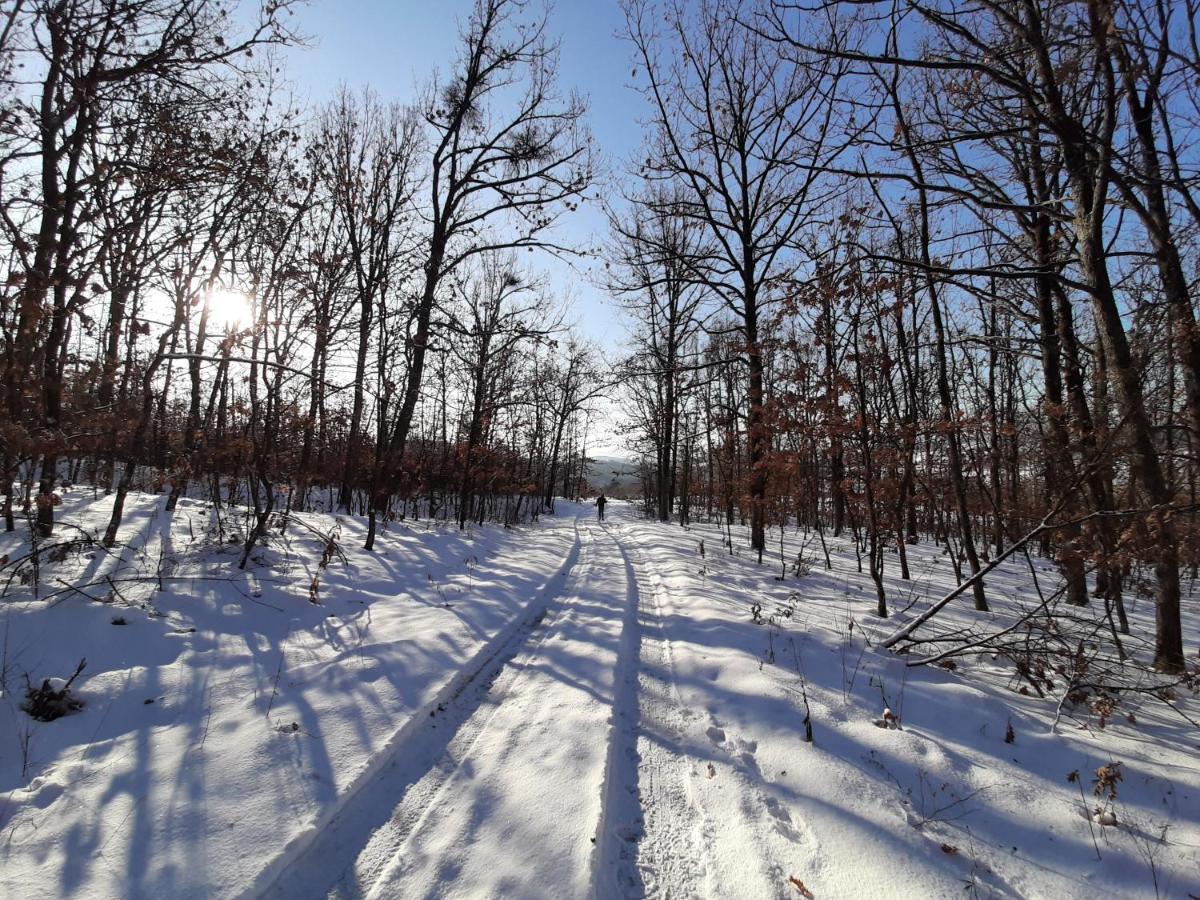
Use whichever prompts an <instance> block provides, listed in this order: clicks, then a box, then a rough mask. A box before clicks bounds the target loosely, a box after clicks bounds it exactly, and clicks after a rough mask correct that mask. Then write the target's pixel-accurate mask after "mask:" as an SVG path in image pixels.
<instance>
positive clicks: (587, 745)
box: [0, 489, 1200, 898]
mask: <svg viewBox="0 0 1200 900" xmlns="http://www.w3.org/2000/svg"><path fill="white" fill-rule="evenodd" d="M130 500H131V502H130V506H129V513H128V515H127V517H126V525H125V528H124V529H123V531H122V536H123V537H124V538H125V539H126V544H127V546H126V547H125V548H124V549H123V550H120V551H117V550H114V551H113V553H112V554H108V553H105V552H104V551H101V550H98V549H96V548H95V547H87V546H79V547H78V548H76V547H74V546H68V545H64V547H65V551H62V550H60V552H57V553H53V554H49V555H51V556H54V557H56V558H55V559H54V560H49V559H47V561H46V562H45V563H44V564H43V566H42V568H41V571H40V572H39V577H38V584H37V594H38V598H35V597H34V596H33V594H34V585H33V584H25V585H21V584H18V583H13V584H11V585H10V586H9V588H8V591H7V595H6V596H5V597H4V599H3V600H0V617H2V621H0V691H2V698H0V895H3V896H5V897H12V898H26V897H28V898H33V897H38V898H41V897H50V896H78V897H87V898H107V897H127V898H141V897H145V898H160V897H173V898H174V897H180V898H183V897H237V896H269V897H281V898H282V897H287V898H303V897H326V896H332V897H359V896H371V897H381V898H390V897H404V898H412V897H429V896H445V897H477V896H487V897H493V896H509V897H555V898H558V897H584V896H596V897H601V898H608V897H637V896H643V895H646V896H654V897H693V896H699V897H747V898H756V897H791V898H795V897H819V898H828V897H856V898H858V897H875V896H878V897H952V896H953V897H959V896H976V897H986V896H997V897H1047V898H1069V897H1080V898H1084V897H1087V898H1094V897H1108V896H1113V897H1116V896H1120V897H1131V896H1136V897H1155V896H1161V897H1179V898H1186V897H1188V896H1189V895H1191V896H1200V731H1198V730H1197V728H1196V727H1195V725H1194V724H1193V723H1194V722H1195V721H1196V720H1197V719H1200V700H1198V699H1197V697H1196V696H1195V694H1194V693H1189V692H1188V691H1187V690H1184V689H1180V690H1177V691H1176V692H1175V694H1174V695H1173V696H1172V697H1171V699H1170V702H1169V703H1168V702H1163V701H1162V700H1160V699H1157V698H1155V697H1153V696H1151V695H1149V694H1141V693H1130V694H1128V695H1124V696H1122V697H1121V698H1120V700H1119V702H1118V705H1117V707H1116V708H1115V709H1101V710H1098V709H1097V708H1096V707H1095V706H1094V705H1089V704H1087V703H1078V704H1072V703H1069V702H1065V701H1062V698H1061V696H1060V694H1061V685H1060V690H1059V691H1058V693H1056V692H1055V691H1054V690H1047V696H1046V697H1044V698H1043V697H1038V696H1036V695H1035V694H1032V693H1030V692H1028V691H1022V690H1021V688H1022V686H1023V682H1022V681H1021V680H1019V679H1017V678H1016V677H1015V676H1014V674H1013V666H1012V664H1011V663H1010V662H1006V661H1005V660H1003V659H995V658H993V657H991V656H989V655H986V654H980V655H976V656H971V657H967V658H961V659H959V660H958V661H957V667H956V668H955V669H954V670H953V671H950V670H947V669H943V668H938V667H933V666H917V667H910V666H907V665H906V661H907V659H908V658H907V657H905V656H900V655H896V654H893V653H889V652H887V651H883V650H880V649H879V648H878V646H877V645H878V641H879V639H880V638H882V637H883V636H885V635H887V634H888V633H890V631H891V630H892V629H894V628H895V627H896V626H897V625H898V624H900V623H903V622H904V621H906V620H907V619H909V618H911V617H912V616H913V615H916V614H917V613H918V612H920V611H921V610H922V609H924V608H925V607H926V606H927V604H928V602H929V601H930V600H931V599H936V598H937V597H939V596H941V595H942V594H943V593H945V592H946V591H948V590H949V589H950V588H952V587H953V585H954V583H955V581H954V573H953V569H952V566H951V563H950V560H949V558H948V557H947V556H946V555H945V554H944V553H943V552H942V550H941V548H939V547H937V546H935V545H932V544H928V543H922V544H919V545H916V546H913V547H911V548H909V555H910V564H911V566H912V574H913V578H912V580H911V581H902V580H901V579H900V578H899V577H898V572H897V570H896V564H895V557H894V556H892V555H890V554H889V555H888V558H887V577H886V582H885V583H886V587H887V590H888V594H889V599H890V601H891V603H892V605H893V608H894V610H895V613H894V616H893V618H892V619H889V620H886V621H884V620H881V619H878V618H876V617H875V616H873V615H871V613H872V612H873V610H874V587H873V585H872V583H871V581H870V579H869V578H868V577H867V576H866V575H863V574H861V573H860V572H859V570H858V563H857V557H856V554H855V552H854V547H853V544H852V542H851V541H849V540H845V539H837V540H834V539H832V538H830V539H828V549H829V554H830V561H831V568H829V569H826V568H825V559H824V554H823V552H822V551H821V548H820V545H819V544H816V543H814V542H815V541H816V538H815V536H812V535H808V536H805V535H803V534H800V533H795V534H793V533H792V532H790V531H789V532H788V534H787V535H786V536H785V538H784V548H783V551H782V559H783V560H786V561H787V562H788V563H789V564H790V563H792V562H793V561H794V560H795V559H796V558H797V556H802V557H803V558H804V560H805V563H804V564H803V565H802V566H801V567H800V574H796V572H795V571H794V570H789V571H788V573H787V574H786V577H783V578H780V577H779V576H780V575H781V562H780V558H779V550H778V546H777V545H776V548H775V558H774V559H773V560H772V561H771V563H770V564H766V563H764V564H763V565H761V566H760V565H757V564H756V563H755V562H754V560H753V558H752V557H751V556H750V554H749V552H748V551H747V550H745V549H744V541H745V535H744V532H742V531H739V530H738V529H737V528H735V529H734V530H733V539H734V540H733V543H734V552H730V550H729V549H728V548H727V547H725V546H724V545H723V543H722V540H723V539H722V533H721V530H720V529H719V528H718V527H717V526H707V525H704V526H693V527H691V528H687V529H685V528H681V527H679V526H677V525H662V524H658V523H654V522H648V521H645V520H642V519H639V518H637V517H636V516H635V515H634V512H633V509H632V507H629V506H625V505H622V504H617V503H612V504H610V506H609V513H610V515H609V521H607V522H604V523H601V522H598V521H597V520H596V515H595V509H594V507H591V506H587V505H576V504H570V503H563V502H560V504H559V507H558V514H557V515H556V516H547V517H544V518H543V519H542V521H540V522H539V523H537V524H536V525H532V526H527V527H520V528H514V529H510V530H505V529H502V528H499V527H494V526H489V527H483V528H474V529H469V530H466V531H459V530H458V529H457V528H453V527H448V526H445V525H442V524H432V523H428V522H413V521H409V522H402V523H393V524H392V525H390V526H389V527H388V529H387V531H386V532H385V533H384V534H383V536H382V538H381V540H380V542H379V545H378V549H377V552H375V553H366V552H364V551H362V550H361V549H359V548H360V547H361V543H362V534H363V523H362V522H361V521H360V520H359V519H357V518H355V517H350V516H341V517H333V516H328V515H323V514H310V515H306V516H303V517H299V518H300V520H301V521H300V522H299V523H297V524H295V525H293V526H292V527H291V528H290V530H289V532H288V537H287V538H286V539H284V538H276V539H274V540H273V541H272V542H271V543H270V544H269V545H268V546H266V547H262V548H259V549H258V550H256V551H255V553H254V556H253V558H252V560H251V562H250V565H249V567H248V569H247V571H246V572H241V571H239V570H238V569H237V568H236V563H237V560H238V558H239V555H240V546H239V545H238V544H236V543H234V541H236V540H237V539H238V538H239V537H240V535H239V534H236V533H234V534H232V535H231V534H230V533H229V532H237V531H238V530H239V524H240V523H236V522H235V523H229V522H226V523H224V524H223V526H222V529H223V530H224V534H222V531H221V530H215V520H214V513H213V510H212V509H211V508H210V507H209V505H208V504H205V503H202V502H199V501H189V500H184V501H181V503H180V506H179V509H178V510H177V511H176V513H175V515H174V516H173V517H172V516H168V515H167V514H166V513H165V512H163V510H162V506H163V503H164V500H165V498H164V497H163V496H154V495H138V496H136V497H131V498H130ZM109 502H110V501H108V500H106V499H105V498H104V497H102V496H100V497H96V496H94V495H93V494H92V493H91V492H90V491H82V490H78V489H76V490H73V491H70V492H68V494H67V496H66V498H65V503H64V506H63V508H62V510H61V511H60V514H61V515H60V517H61V518H62V519H63V520H65V521H69V522H73V523H75V524H76V525H79V526H81V527H82V528H84V529H85V530H89V531H93V532H95V531H99V530H102V525H103V523H104V521H105V519H106V517H107V512H108V508H109ZM301 525H307V526H308V528H305V527H300V526H301ZM335 527H336V528H337V530H338V541H339V545H340V548H341V549H342V551H344V553H345V558H344V559H340V558H338V556H337V554H332V556H331V561H330V562H329V565H328V566H327V567H325V568H322V567H321V566H320V561H321V559H322V555H323V552H324V550H325V549H326V547H327V546H328V543H327V541H326V540H325V538H324V537H323V535H327V534H328V533H329V532H330V531H331V530H332V529H333V528H335ZM309 529H311V530H309ZM60 533H61V535H62V536H61V537H56V538H55V539H54V540H55V541H56V542H57V541H69V540H71V539H72V538H73V537H74V536H76V535H77V532H74V531H72V530H71V529H62V530H61V532H60ZM778 539H779V532H778V531H775V532H774V536H773V540H775V541H778ZM28 549H29V548H28V533H27V531H24V532H17V533H14V534H11V535H0V557H7V558H8V562H9V568H8V569H7V570H5V571H4V572H0V575H3V576H4V577H7V576H8V574H9V571H11V568H12V565H11V564H12V562H13V561H15V560H17V559H18V558H20V556H21V555H23V554H24V553H27V552H28ZM76 550H78V551H79V552H76ZM314 575H317V576H319V580H318V582H317V585H316V588H315V590H314V587H313V577H314ZM1035 576H1036V577H1035ZM1055 579H1056V576H1055V573H1054V569H1053V567H1052V566H1051V565H1050V564H1049V563H1048V562H1046V561H1044V560H1036V559H1035V560H1030V561H1028V563H1027V561H1026V560H1024V559H1022V560H1020V561H1019V562H1016V561H1012V562H1010V563H1006V564H1004V565H1003V566H1001V567H1000V568H999V569H997V571H996V572H995V573H993V574H992V575H991V576H989V578H988V581H987V584H988V591H989V597H990V598H991V600H992V605H993V611H992V612H991V613H990V614H987V615H986V616H982V617H981V615H980V614H978V613H975V612H974V611H973V610H972V609H971V604H970V602H969V601H968V600H966V599H960V600H958V601H956V602H955V603H953V604H952V605H951V606H950V607H948V608H947V610H946V611H945V612H944V613H943V614H942V616H940V617H939V619H938V620H937V621H938V622H939V623H940V626H939V627H943V628H946V627H949V628H954V627H966V626H968V625H970V624H972V623H974V624H980V622H981V618H982V620H983V623H984V624H986V625H987V626H988V627H991V628H1001V627H1004V626H1005V624H1006V623H1011V622H1012V621H1015V617H1016V616H1018V615H1019V614H1020V612H1021V610H1023V609H1027V608H1028V607H1029V606H1030V605H1035V604H1036V603H1037V602H1039V599H1038V597H1039V595H1038V591H1039V589H1040V590H1041V591H1047V590H1051V589H1052V588H1053V584H1054V582H1055ZM0 583H2V582H0ZM67 585H70V586H71V587H70V588H68V587H67ZM1191 587H1192V592H1191V594H1190V596H1189V597H1188V598H1187V600H1186V602H1187V603H1190V604H1194V603H1196V602H1197V600H1198V598H1197V596H1196V591H1195V586H1194V585H1192V586H1191ZM85 595H86V596H85ZM314 601H315V602H314ZM1129 603H1130V613H1131V619H1132V622H1133V630H1134V632H1135V633H1138V632H1141V633H1143V634H1145V633H1149V632H1147V629H1151V631H1152V620H1153V608H1152V604H1151V603H1150V601H1149V600H1147V599H1144V598H1142V597H1140V596H1139V594H1138V592H1137V591H1136V590H1131V591H1130V597H1129ZM1093 606H1095V607H1097V608H1096V609H1092V608H1091V607H1089V608H1087V610H1086V611H1085V612H1086V614H1088V615H1095V616H1097V617H1098V616H1100V614H1101V611H1100V609H1099V606H1100V604H1098V603H1096V604H1093ZM1186 618H1187V619H1189V620H1191V621H1193V622H1194V621H1196V617H1195V616H1190V615H1189V616H1187V617H1186ZM1186 640H1187V647H1188V652H1189V654H1190V655H1191V658H1193V659H1194V657H1195V652H1196V646H1197V641H1198V640H1200V635H1198V634H1196V633H1188V634H1187V635H1186ZM1130 648H1131V650H1132V651H1133V652H1134V653H1135V654H1137V655H1139V656H1143V655H1144V654H1145V652H1146V651H1145V648H1144V647H1142V646H1140V645H1136V644H1132V643H1131V645H1130ZM82 658H86V665H85V667H84V669H83V671H82V673H81V674H80V675H79V676H78V678H77V680H76V681H75V682H74V684H73V685H72V686H71V690H72V694H73V695H74V696H76V697H77V698H78V699H79V700H81V701H82V702H83V706H82V708H81V709H79V710H78V711H76V712H74V713H72V714H70V715H67V716H64V717H62V718H58V719H56V720H54V721H48V722H39V721H35V720H33V719H32V718H31V717H30V716H28V715H27V714H26V713H25V712H24V711H23V710H22V708H21V705H22V703H23V702H24V700H25V695H26V689H27V682H26V676H28V678H29V679H30V682H31V683H32V684H33V685H35V686H36V685H38V684H39V683H40V682H41V681H42V679H43V678H48V677H57V678H64V679H65V678H67V677H69V676H70V674H71V673H72V672H73V671H74V670H75V668H76V666H77V665H78V663H79V661H80V659H82ZM885 708H887V709H889V710H890V713H891V714H892V715H894V716H895V719H896V721H891V720H890V719H889V720H888V721H885V716H884V709H885ZM806 713H807V714H808V715H809V720H810V722H811V725H812V731H813V742H812V743H807V742H806V741H805V740H804V732H805V729H804V725H803V722H804V719H805V716H806ZM892 726H897V727H892ZM1117 763H1119V766H1114V765H1113V764H1117ZM1106 766H1108V767H1110V768H1109V769H1108V770H1107V771H1108V772H1109V773H1115V772H1119V773H1120V776H1121V777H1120V780H1119V781H1115V782H1111V784H1112V787H1113V788H1114V789H1115V791H1116V796H1115V798H1112V799H1108V800H1101V799H1097V797H1095V796H1094V795H1093V787H1094V783H1095V782H1096V780H1097V770H1098V769H1101V768H1102V767H1106ZM1072 773H1077V775H1076V776H1075V777H1070V776H1071V775H1072ZM1101 782H1102V783H1101V787H1103V786H1104V784H1105V783H1109V782H1108V781H1107V780H1106V779H1101ZM1097 804H1103V805H1104V807H1105V821H1109V822H1114V821H1115V824H1108V825H1105V824H1100V823H1099V822H1097V821H1094V817H1093V812H1094V808H1095V807H1096V806H1097ZM1110 817H1111V818H1110Z"/></svg>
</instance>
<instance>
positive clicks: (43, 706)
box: [21, 659, 87, 722]
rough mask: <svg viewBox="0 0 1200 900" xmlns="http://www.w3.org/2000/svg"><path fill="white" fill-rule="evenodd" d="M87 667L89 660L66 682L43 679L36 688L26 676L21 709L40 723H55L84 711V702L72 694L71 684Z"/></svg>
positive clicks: (80, 663) (80, 664) (78, 667)
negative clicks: (81, 710)
mask: <svg viewBox="0 0 1200 900" xmlns="http://www.w3.org/2000/svg"><path fill="white" fill-rule="evenodd" d="M85 665H87V660H86V659H81V660H80V661H79V665H78V666H76V667H75V672H74V674H72V675H71V677H70V678H68V679H67V680H66V681H63V680H62V679H61V678H46V679H43V681H42V684H41V687H34V686H33V683H32V682H31V681H30V680H29V675H26V676H25V684H26V690H25V702H24V703H22V704H21V709H23V710H25V712H27V713H29V715H30V716H31V717H32V718H34V719H37V720H38V721H39V722H53V721H54V720H55V719H61V718H62V717H63V716H67V715H70V714H71V713H73V712H77V711H78V710H80V709H83V701H82V700H80V699H79V698H78V697H76V696H75V695H74V694H72V693H71V684H72V683H73V682H74V681H75V679H76V678H78V677H79V673H80V672H82V671H83V667H84V666H85ZM59 685H61V687H60V686H59Z"/></svg>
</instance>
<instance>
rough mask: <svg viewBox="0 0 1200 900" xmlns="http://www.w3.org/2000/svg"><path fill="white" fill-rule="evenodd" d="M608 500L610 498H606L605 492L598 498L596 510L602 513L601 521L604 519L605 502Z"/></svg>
mask: <svg viewBox="0 0 1200 900" xmlns="http://www.w3.org/2000/svg"><path fill="white" fill-rule="evenodd" d="M607 502H608V500H607V499H606V498H605V496H604V495H603V494H601V495H600V496H599V497H597V498H596V510H597V511H598V512H599V513H600V521H601V522H603V521H604V504H605V503H607Z"/></svg>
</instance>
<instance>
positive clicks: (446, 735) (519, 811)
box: [272, 518, 665, 897]
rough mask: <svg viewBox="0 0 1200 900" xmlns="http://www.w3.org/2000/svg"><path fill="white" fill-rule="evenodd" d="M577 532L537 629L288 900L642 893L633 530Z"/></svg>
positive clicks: (297, 868)
mask: <svg viewBox="0 0 1200 900" xmlns="http://www.w3.org/2000/svg"><path fill="white" fill-rule="evenodd" d="M576 529H577V533H578V536H579V537H578V542H577V545H576V549H575V552H574V553H573V554H572V558H571V559H570V560H569V562H568V565H567V566H566V567H565V568H564V572H563V575H562V577H561V579H560V580H559V582H558V585H557V587H556V589H554V590H549V591H547V593H546V595H544V596H543V597H541V598H539V599H538V600H536V601H535V602H534V605H533V608H531V610H530V613H529V615H528V616H527V617H526V622H527V625H526V627H524V628H522V629H520V630H518V631H517V633H516V634H514V635H512V636H511V637H510V639H509V640H508V641H507V642H506V643H505V644H504V646H502V647H500V648H498V650H497V652H496V654H495V656H494V657H493V659H492V660H491V661H490V662H489V663H488V664H486V665H485V666H484V667H483V669H481V670H480V672H479V673H478V674H477V675H476V676H475V678H473V679H472V680H471V681H470V682H468V683H467V684H466V685H465V687H464V689H463V690H462V691H460V692H459V693H458V695H457V696H456V697H455V698H454V700H453V701H452V702H450V703H448V704H445V709H444V710H442V711H439V713H438V714H437V715H435V716H431V717H430V719H429V721H427V722H423V723H421V727H420V728H419V730H416V731H415V732H414V733H413V734H411V735H410V736H408V738H407V739H406V740H404V741H402V742H400V744H399V746H398V747H397V748H396V750H395V752H394V759H393V761H392V762H391V764H390V765H389V766H388V767H386V768H385V769H384V770H383V771H382V772H381V774H380V775H379V776H378V777H377V778H376V779H375V780H374V781H373V782H371V783H370V784H368V785H366V786H365V787H364V788H363V789H362V790H361V791H360V792H359V795H358V797H356V798H355V799H354V800H353V801H351V802H350V803H349V804H348V805H347V807H346V808H345V809H344V810H343V812H342V813H341V814H340V815H339V816H338V817H337V818H336V819H335V820H334V821H333V822H332V823H331V824H330V826H329V827H328V828H326V829H325V831H324V832H323V834H322V835H321V836H320V838H319V839H318V840H317V841H315V842H314V844H313V845H312V846H311V847H310V848H309V849H308V851H307V852H306V853H305V854H304V855H303V856H301V857H300V858H299V859H297V860H296V861H295V862H294V863H293V864H292V865H291V866H290V867H289V868H288V870H286V871H285V872H284V873H283V874H282V876H281V877H280V879H279V881H278V882H277V883H276V884H275V885H274V886H273V889H272V893H273V895H275V896H281V897H282V896H289V897H295V896H313V895H320V894H321V893H328V894H330V895H332V896H364V895H365V896H378V897H400V896H402V897H425V896H434V895H437V896H479V895H488V896H493V895H497V894H502V895H507V896H586V895H588V894H598V895H600V896H611V895H613V894H614V893H626V892H632V893H640V892H641V889H640V888H641V886H640V884H639V879H640V876H639V875H638V872H637V870H636V868H635V867H634V865H633V854H632V852H631V849H630V848H631V846H632V844H633V841H635V840H636V839H637V838H638V837H639V836H640V833H641V829H640V826H639V823H640V812H639V809H640V806H641V804H639V802H638V794H637V777H638V767H637V762H636V754H637V748H636V742H637V736H636V726H637V717H638V659H639V651H640V645H641V639H640V626H639V621H638V619H639V611H640V609H639V607H640V603H639V600H640V594H641V592H640V590H639V587H638V579H637V575H636V573H635V569H634V566H633V562H632V557H631V555H630V551H629V550H628V549H627V548H626V547H625V546H623V542H622V539H621V535H622V526H621V525H620V524H601V523H599V522H596V521H594V520H592V519H590V518H588V519H582V518H581V519H580V520H579V521H577V522H576ZM664 799H665V798H664ZM518 848H524V849H522V850H518ZM531 848H536V854H537V855H536V858H531V857H529V856H528V854H527V850H528V849H531ZM597 879H600V881H599V883H597ZM322 882H325V883H324V884H322Z"/></svg>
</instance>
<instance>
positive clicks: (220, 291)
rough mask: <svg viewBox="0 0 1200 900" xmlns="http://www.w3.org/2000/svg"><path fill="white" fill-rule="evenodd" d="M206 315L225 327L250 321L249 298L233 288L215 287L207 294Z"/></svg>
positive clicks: (233, 326)
mask: <svg viewBox="0 0 1200 900" xmlns="http://www.w3.org/2000/svg"><path fill="white" fill-rule="evenodd" d="M208 317H209V319H211V320H212V321H213V322H216V323H217V324H219V325H224V326H225V327H226V328H235V327H237V326H238V325H242V324H245V323H246V322H248V321H250V317H251V309H250V298H249V297H247V296H246V295H245V294H244V293H242V292H241V291H238V290H234V289H233V288H216V289H214V290H213V291H212V293H210V294H209V295H208Z"/></svg>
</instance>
